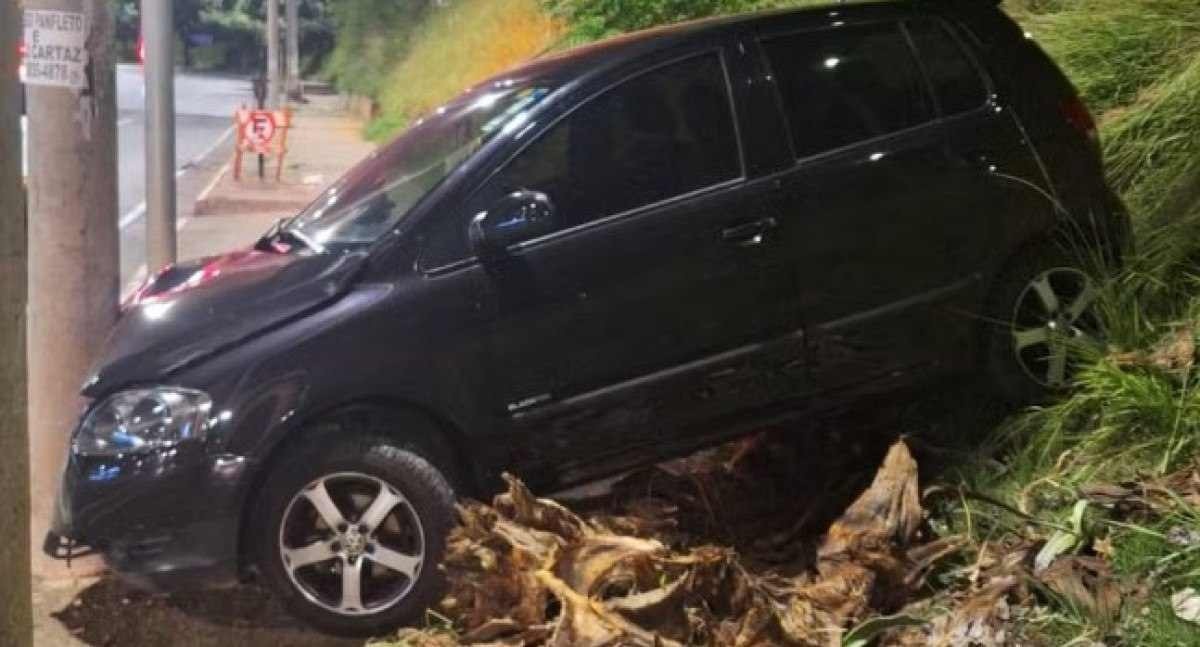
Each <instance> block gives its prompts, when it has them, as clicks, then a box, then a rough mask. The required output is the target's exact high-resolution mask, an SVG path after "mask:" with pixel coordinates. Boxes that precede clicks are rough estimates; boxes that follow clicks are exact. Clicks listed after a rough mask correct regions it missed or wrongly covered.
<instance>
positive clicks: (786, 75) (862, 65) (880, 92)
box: [762, 23, 934, 157]
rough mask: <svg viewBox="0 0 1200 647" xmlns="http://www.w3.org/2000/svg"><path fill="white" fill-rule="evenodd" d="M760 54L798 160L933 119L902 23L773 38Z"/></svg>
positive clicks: (765, 40)
mask: <svg viewBox="0 0 1200 647" xmlns="http://www.w3.org/2000/svg"><path fill="white" fill-rule="evenodd" d="M762 47H763V51H764V52H765V53H766V56H767V59H768V61H769V63H770V65H771V69H772V72H773V75H774V77H775V80H776V85H777V87H778V88H779V94H780V100H781V101H782V106H783V110H784V112H785V113H786V115H787V117H788V121H789V124H790V130H791V138H792V145H793V146H794V148H795V152H796V155H797V157H807V156H810V155H815V154H818V153H822V152H825V151H828V150H833V149H836V148H841V147H843V146H847V145H849V144H853V143H856V142H860V141H864V140H868V139H873V138H876V137H881V136H884V135H888V134H890V133H894V132H897V131H900V130H904V129H906V128H910V127H912V126H917V125H919V124H922V123H925V122H926V121H929V120H931V119H932V118H933V114H934V113H933V109H932V106H931V105H930V100H929V96H928V92H927V91H926V88H925V87H924V81H923V79H922V78H921V74H920V71H919V68H918V66H917V61H916V58H915V57H914V55H913V52H912V48H911V47H910V46H909V44H908V41H907V39H906V38H905V36H904V33H903V32H902V31H901V30H900V25H899V24H897V23H879V24H872V25H862V26H851V27H842V28H838V29H829V30H823V31H812V32H803V33H797V34H789V35H785V36H774V37H769V38H766V39H764V40H763V41H762Z"/></svg>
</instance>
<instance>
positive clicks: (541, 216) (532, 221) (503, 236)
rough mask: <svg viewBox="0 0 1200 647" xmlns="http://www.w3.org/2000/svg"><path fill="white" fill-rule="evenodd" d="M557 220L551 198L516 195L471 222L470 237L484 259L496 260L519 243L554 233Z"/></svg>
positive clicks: (534, 193) (524, 193) (532, 193)
mask: <svg viewBox="0 0 1200 647" xmlns="http://www.w3.org/2000/svg"><path fill="white" fill-rule="evenodd" d="M555 225H556V218H555V213H554V205H553V204H552V203H551V202H550V197H549V196H547V195H546V194H545V193H542V192H540V191H525V190H522V191H514V192H513V193H510V194H508V195H506V196H504V197H502V198H500V199H499V200H496V202H495V203H494V204H492V206H491V208H489V209H488V210H487V211H483V212H480V213H479V214H478V215H476V216H475V217H474V218H472V219H471V224H470V225H469V226H468V229H467V234H468V237H469V239H470V241H471V249H472V251H474V252H475V255H476V256H478V257H479V258H481V259H487V258H496V257H498V256H503V255H505V254H506V253H507V252H508V248H509V247H511V246H512V245H515V244H517V243H519V242H522V241H526V240H530V239H533V238H537V237H538V236H543V235H545V234H548V233H550V232H552V231H554V229H555Z"/></svg>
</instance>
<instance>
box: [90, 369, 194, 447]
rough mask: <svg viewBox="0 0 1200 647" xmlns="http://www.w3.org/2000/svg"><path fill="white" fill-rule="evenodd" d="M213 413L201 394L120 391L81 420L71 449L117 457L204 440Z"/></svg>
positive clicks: (167, 390) (172, 390)
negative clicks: (185, 441)
mask: <svg viewBox="0 0 1200 647" xmlns="http://www.w3.org/2000/svg"><path fill="white" fill-rule="evenodd" d="M211 409H212V400H211V399H210V398H209V397H208V395H207V394H206V393H203V392H201V391H193V390H191V389H181V388H175V387H166V386H164V387H156V388H149V389H130V390H128V391H121V392H120V393H116V394H114V395H112V396H110V397H109V398H108V399H106V400H104V401H103V402H101V403H100V404H99V405H98V406H96V407H95V408H94V409H92V410H91V412H90V413H88V415H87V417H86V418H84V419H83V423H82V424H81V425H80V426H79V431H78V433H76V434H75V442H74V445H73V449H74V451H75V453H76V454H78V455H81V456H117V455H120V454H143V453H146V452H150V451H153V450H156V449H163V448H168V447H174V446H175V445H176V444H178V443H179V442H181V441H184V440H189V439H197V440H203V439H204V434H205V432H206V431H207V428H208V414H209V410H211Z"/></svg>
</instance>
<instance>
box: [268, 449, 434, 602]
mask: <svg viewBox="0 0 1200 647" xmlns="http://www.w3.org/2000/svg"><path fill="white" fill-rule="evenodd" d="M424 537H425V535H424V531H423V528H422V526H421V519H420V516H419V515H418V514H417V512H416V510H415V509H414V508H413V506H412V504H411V503H409V501H408V499H407V498H405V496H404V494H403V493H401V492H400V491H399V490H397V489H396V488H395V487H393V486H391V485H390V484H388V483H387V482H385V481H383V480H382V479H379V478H376V477H374V476H370V475H367V474H362V473H358V472H338V473H335V474H329V475H327V476H323V477H321V478H318V479H316V480H314V481H312V482H311V483H309V484H308V485H307V486H305V487H304V488H303V489H301V490H300V492H298V493H297V494H296V495H295V496H294V497H293V498H292V500H291V502H290V503H288V506H287V508H286V510H285V511H284V514H283V522H282V523H281V524H280V529H279V557H280V559H281V560H282V561H283V567H284V570H285V571H286V572H287V574H288V577H289V578H290V579H291V581H292V584H293V585H294V586H295V587H296V589H297V590H298V591H300V593H301V594H302V595H304V597H305V598H307V599H308V601H309V602H311V603H313V604H315V605H317V606H320V607H322V608H324V609H326V610H327V611H331V612H334V613H338V614H341V615H347V616H361V615H370V614H375V613H380V612H382V611H386V610H387V609H390V608H392V607H394V606H395V605H396V603H398V602H399V601H400V600H403V599H404V598H405V596H407V595H408V594H409V592H410V591H411V590H412V588H413V585H414V584H416V582H417V579H418V578H419V577H420V575H421V568H422V566H423V564H424V558H425V539H424Z"/></svg>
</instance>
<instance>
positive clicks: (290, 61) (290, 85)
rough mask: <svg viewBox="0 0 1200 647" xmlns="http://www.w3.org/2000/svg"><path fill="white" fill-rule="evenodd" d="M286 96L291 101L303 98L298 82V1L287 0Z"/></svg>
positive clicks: (302, 88)
mask: <svg viewBox="0 0 1200 647" xmlns="http://www.w3.org/2000/svg"><path fill="white" fill-rule="evenodd" d="M287 70H288V73H287V95H288V98H289V99H291V100H293V101H299V100H301V99H303V98H304V84H303V83H302V82H301V80H300V0H287Z"/></svg>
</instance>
